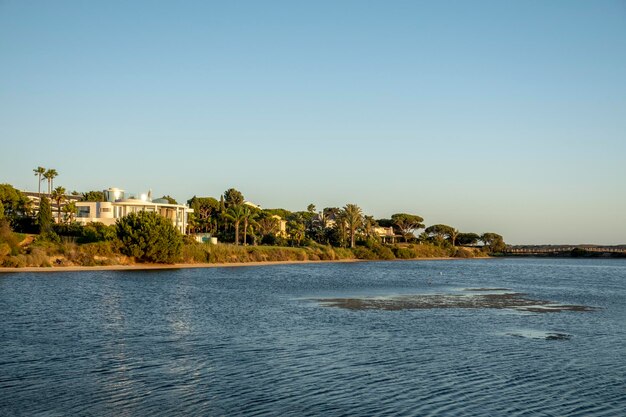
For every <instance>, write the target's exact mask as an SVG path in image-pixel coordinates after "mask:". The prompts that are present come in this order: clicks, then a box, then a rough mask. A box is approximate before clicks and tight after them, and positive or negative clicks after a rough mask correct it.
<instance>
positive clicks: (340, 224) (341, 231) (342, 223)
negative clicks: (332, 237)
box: [335, 209, 348, 248]
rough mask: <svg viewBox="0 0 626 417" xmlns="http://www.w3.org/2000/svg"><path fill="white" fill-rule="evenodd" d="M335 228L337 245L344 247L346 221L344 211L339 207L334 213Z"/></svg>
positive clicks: (346, 232) (346, 238)
mask: <svg viewBox="0 0 626 417" xmlns="http://www.w3.org/2000/svg"><path fill="white" fill-rule="evenodd" d="M335 230H336V231H337V238H338V240H339V242H338V243H339V246H341V247H344V248H345V247H346V242H347V240H348V222H347V221H346V212H345V211H344V210H341V209H339V211H338V212H337V214H335Z"/></svg>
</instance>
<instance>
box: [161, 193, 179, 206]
mask: <svg viewBox="0 0 626 417" xmlns="http://www.w3.org/2000/svg"><path fill="white" fill-rule="evenodd" d="M161 198H162V199H164V200H167V203H168V204H178V202H177V201H176V200H175V199H174V198H173V197H170V196H169V195H164V196H163V197H161Z"/></svg>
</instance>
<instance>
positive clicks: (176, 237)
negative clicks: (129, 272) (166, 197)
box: [116, 211, 183, 263]
mask: <svg viewBox="0 0 626 417" xmlns="http://www.w3.org/2000/svg"><path fill="white" fill-rule="evenodd" d="M116 229H117V238H118V239H119V240H120V242H121V248H120V251H121V252H122V253H123V254H124V255H127V256H132V257H134V258H135V259H137V260H139V261H142V262H156V263H174V262H176V261H177V260H179V259H180V256H181V254H182V246H183V238H182V235H181V234H180V232H179V231H178V230H177V229H176V228H175V227H174V226H173V225H172V223H171V222H170V221H169V220H168V219H166V218H164V217H162V216H160V215H158V214H157V213H154V212H147V211H141V212H139V213H131V214H129V215H127V216H124V217H122V218H121V219H119V220H118V221H117V224H116Z"/></svg>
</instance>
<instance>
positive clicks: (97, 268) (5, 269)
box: [0, 257, 490, 274]
mask: <svg viewBox="0 0 626 417" xmlns="http://www.w3.org/2000/svg"><path fill="white" fill-rule="evenodd" d="M468 259H490V257H484V258H483V257H481V258H452V257H437V258H415V259H392V260H383V259H380V260H379V259H375V260H367V259H337V260H332V261H330V260H324V261H309V260H306V261H260V262H232V263H213V264H211V263H198V264H189V263H180V264H133V265H99V266H51V267H45V266H25V267H21V268H8V267H0V274H5V273H7V274H10V273H22V272H85V271H147V270H166V269H198V268H237V267H251V266H272V265H300V264H322V263H357V262H412V261H418V262H419V261H454V260H457V261H458V260H468Z"/></svg>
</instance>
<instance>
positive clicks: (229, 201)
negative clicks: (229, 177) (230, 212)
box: [224, 188, 244, 208]
mask: <svg viewBox="0 0 626 417" xmlns="http://www.w3.org/2000/svg"><path fill="white" fill-rule="evenodd" d="M243 202H244V198H243V194H241V192H239V191H237V190H236V189H234V188H229V189H228V190H226V191H224V204H225V205H226V208H230V207H234V206H240V205H242V204H243Z"/></svg>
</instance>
